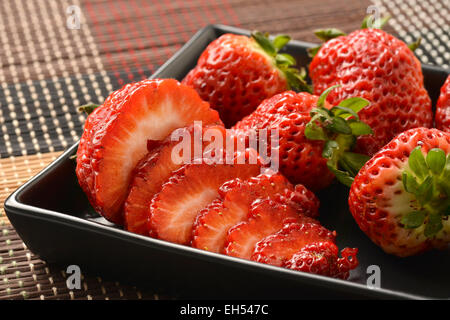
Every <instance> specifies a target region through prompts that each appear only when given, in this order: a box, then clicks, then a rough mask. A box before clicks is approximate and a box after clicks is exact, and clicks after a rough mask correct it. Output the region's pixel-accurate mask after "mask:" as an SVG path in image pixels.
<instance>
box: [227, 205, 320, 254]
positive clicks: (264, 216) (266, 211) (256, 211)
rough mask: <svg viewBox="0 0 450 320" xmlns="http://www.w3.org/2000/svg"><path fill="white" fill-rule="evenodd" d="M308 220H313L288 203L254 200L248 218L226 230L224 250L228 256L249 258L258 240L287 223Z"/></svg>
mask: <svg viewBox="0 0 450 320" xmlns="http://www.w3.org/2000/svg"><path fill="white" fill-rule="evenodd" d="M308 221H311V222H313V221H315V220H313V219H311V218H309V217H306V216H304V215H301V214H299V212H298V211H296V210H295V209H293V208H292V207H290V206H288V205H282V204H280V203H277V202H275V201H273V200H271V199H264V200H256V201H255V202H254V203H253V204H252V207H251V209H250V212H249V218H248V220H247V221H244V222H241V223H238V224H237V225H235V226H234V227H232V228H231V229H230V230H228V235H227V238H226V243H227V244H226V245H225V250H224V252H225V254H227V255H230V256H235V257H239V258H244V259H250V257H251V255H252V253H253V250H254V248H255V245H256V244H257V243H258V241H260V240H262V239H264V238H265V237H267V236H268V235H270V234H272V233H275V232H277V231H278V230H280V229H281V228H282V227H283V226H284V225H285V224H287V223H292V222H298V223H302V222H308Z"/></svg>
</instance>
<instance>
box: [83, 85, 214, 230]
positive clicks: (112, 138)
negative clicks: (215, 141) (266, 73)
mask: <svg viewBox="0 0 450 320" xmlns="http://www.w3.org/2000/svg"><path fill="white" fill-rule="evenodd" d="M89 118H91V119H90V120H89V122H90V123H92V125H89V129H90V130H89V131H90V132H89V133H86V135H85V134H83V138H84V139H82V140H81V142H80V147H79V148H80V149H79V150H80V153H81V157H80V160H77V176H78V179H79V181H80V184H81V185H82V187H83V189H84V191H85V192H86V193H87V194H88V197H89V200H90V201H91V204H92V205H93V207H94V208H95V209H96V210H97V211H98V212H99V213H100V214H102V215H103V216H104V217H105V218H107V219H108V220H111V221H112V222H115V223H118V224H122V223H123V214H122V206H123V203H124V201H125V199H126V196H127V192H128V186H129V183H130V180H131V173H132V171H133V169H134V168H135V167H136V164H137V163H138V162H139V161H140V160H141V159H142V158H143V157H144V156H145V154H146V153H147V141H148V140H162V139H164V138H165V137H166V136H167V135H168V134H169V133H170V132H172V131H173V130H174V129H176V128H179V127H185V126H187V125H189V124H190V123H192V122H193V121H194V120H201V121H203V123H204V124H207V123H220V119H219V117H218V114H217V112H216V111H214V110H212V109H210V107H209V105H208V103H206V102H204V101H202V100H201V99H200V97H199V96H198V94H197V93H196V92H195V91H194V90H193V89H191V88H189V87H187V86H185V85H182V84H180V83H179V82H178V81H176V80H173V79H164V80H156V79H154V80H143V81H140V82H137V83H134V84H129V85H126V86H125V87H123V88H122V89H120V90H118V91H116V92H115V93H113V94H112V95H111V96H110V97H108V99H107V100H106V101H105V103H104V104H103V105H102V106H100V107H99V108H97V110H96V112H94V113H92V114H91V115H90V116H89ZM85 144H86V145H85ZM77 159H78V158H77ZM85 180H87V183H86V182H85Z"/></svg>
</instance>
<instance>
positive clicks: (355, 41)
mask: <svg viewBox="0 0 450 320" xmlns="http://www.w3.org/2000/svg"><path fill="white" fill-rule="evenodd" d="M365 24H366V23H364V26H363V27H366V25H365ZM331 31H333V32H331ZM331 31H330V30H321V31H317V32H316V35H318V36H319V37H320V38H321V39H322V40H328V41H326V42H325V43H324V44H323V45H322V46H321V47H320V49H318V52H317V53H316V54H315V56H314V58H313V60H312V62H311V64H310V66H309V76H310V77H311V80H312V82H313V87H314V93H315V94H319V93H321V92H322V91H323V90H325V89H326V88H328V87H330V86H333V85H340V88H338V89H337V90H335V91H334V92H332V93H331V94H330V95H329V96H328V102H330V103H332V104H337V103H339V102H340V101H342V100H343V99H347V98H350V97H362V98H365V99H367V100H369V101H370V102H371V103H370V105H369V106H367V107H366V108H364V109H363V110H361V112H360V113H359V116H360V117H361V120H362V121H364V122H365V123H367V124H368V125H369V126H370V127H371V128H372V130H373V134H372V135H368V136H363V137H360V138H358V148H357V149H358V150H359V151H360V152H362V153H364V154H367V155H373V154H374V153H375V152H376V151H378V150H379V149H380V148H381V147H382V146H384V145H385V144H386V143H388V142H389V141H390V140H391V139H392V138H393V137H394V136H396V135H397V134H399V133H401V132H403V131H405V130H408V129H410V128H417V127H431V126H432V122H433V113H432V109H431V100H430V98H429V96H428V93H427V91H426V90H425V87H424V84H423V75H422V70H421V64H420V62H419V60H418V59H417V58H416V57H415V56H414V53H413V51H412V50H411V48H413V47H415V46H417V45H418V43H414V44H413V45H411V47H408V45H406V44H405V43H404V42H402V41H400V40H399V39H397V38H395V37H393V36H392V35H390V34H387V33H386V32H384V31H382V30H379V29H368V28H364V29H361V30H357V31H354V32H352V33H350V34H349V35H345V34H344V33H342V32H338V31H336V30H331ZM316 50H317V48H316Z"/></svg>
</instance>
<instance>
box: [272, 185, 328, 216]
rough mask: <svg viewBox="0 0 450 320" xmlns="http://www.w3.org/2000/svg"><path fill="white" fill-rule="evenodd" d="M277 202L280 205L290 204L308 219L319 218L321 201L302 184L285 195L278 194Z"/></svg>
mask: <svg viewBox="0 0 450 320" xmlns="http://www.w3.org/2000/svg"><path fill="white" fill-rule="evenodd" d="M275 200H276V201H277V202H280V203H289V205H291V206H294V207H295V208H296V209H297V210H298V211H301V213H302V214H304V215H306V216H308V217H311V218H317V217H318V216H319V206H320V202H319V199H318V198H317V197H316V195H315V194H314V193H313V192H312V191H310V190H308V189H307V188H306V187H305V186H304V185H302V184H297V185H296V186H295V189H294V190H286V191H285V192H284V193H280V194H278V195H277V196H276V197H275Z"/></svg>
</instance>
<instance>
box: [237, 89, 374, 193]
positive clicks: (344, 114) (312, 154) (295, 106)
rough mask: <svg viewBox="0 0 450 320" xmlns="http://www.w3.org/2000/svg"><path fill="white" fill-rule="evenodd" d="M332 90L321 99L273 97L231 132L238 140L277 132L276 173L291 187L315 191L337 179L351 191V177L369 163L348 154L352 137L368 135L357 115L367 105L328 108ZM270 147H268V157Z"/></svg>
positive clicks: (350, 101)
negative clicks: (254, 132)
mask: <svg viewBox="0 0 450 320" xmlns="http://www.w3.org/2000/svg"><path fill="white" fill-rule="evenodd" d="M333 89H335V87H331V88H329V89H327V90H325V91H324V92H323V94H322V95H321V96H320V97H318V96H315V95H312V94H309V93H306V92H300V93H295V92H293V91H286V92H283V93H280V94H277V95H275V96H273V97H272V98H270V99H266V100H264V101H263V102H262V103H261V105H259V107H258V108H257V109H256V110H255V111H254V112H253V113H252V114H250V115H249V116H247V117H246V118H244V119H243V120H242V121H240V122H238V123H237V124H236V125H235V126H234V129H235V131H236V133H237V134H238V135H239V132H240V133H242V134H243V135H249V133H250V132H251V131H252V130H256V131H257V132H258V130H261V129H267V130H268V131H269V130H275V131H276V132H278V136H279V137H278V143H279V148H278V159H279V170H280V172H281V173H282V174H283V175H284V176H286V177H287V178H288V179H289V180H290V181H291V182H292V183H293V184H303V185H304V186H306V187H307V188H308V189H310V190H313V191H318V190H321V189H323V188H325V187H327V186H328V185H329V184H330V183H331V182H332V180H333V179H334V176H335V175H336V176H337V178H338V179H339V180H340V181H341V182H343V183H344V184H346V185H348V186H350V185H351V183H352V176H354V175H356V173H357V172H358V170H359V169H360V168H361V166H362V165H363V164H364V163H365V161H367V160H368V157H367V156H364V155H361V154H356V153H353V152H352V149H353V147H354V145H355V142H356V137H358V136H360V135H364V134H370V133H371V132H372V131H371V129H370V127H368V126H367V125H366V124H364V123H363V122H361V121H360V120H359V116H358V112H359V110H361V109H362V108H363V107H365V106H366V105H367V104H368V101H366V100H364V99H360V98H351V99H348V100H345V101H342V102H341V103H340V105H339V106H336V107H333V108H331V106H330V105H329V104H328V103H326V101H325V100H326V96H327V95H328V94H329V93H330V91H332V90H333ZM271 145H272V143H269V144H268V149H269V150H268V151H267V154H268V155H269V156H270V155H271V151H272V150H270V147H271ZM262 154H263V153H262V152H261V150H260V155H262Z"/></svg>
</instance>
